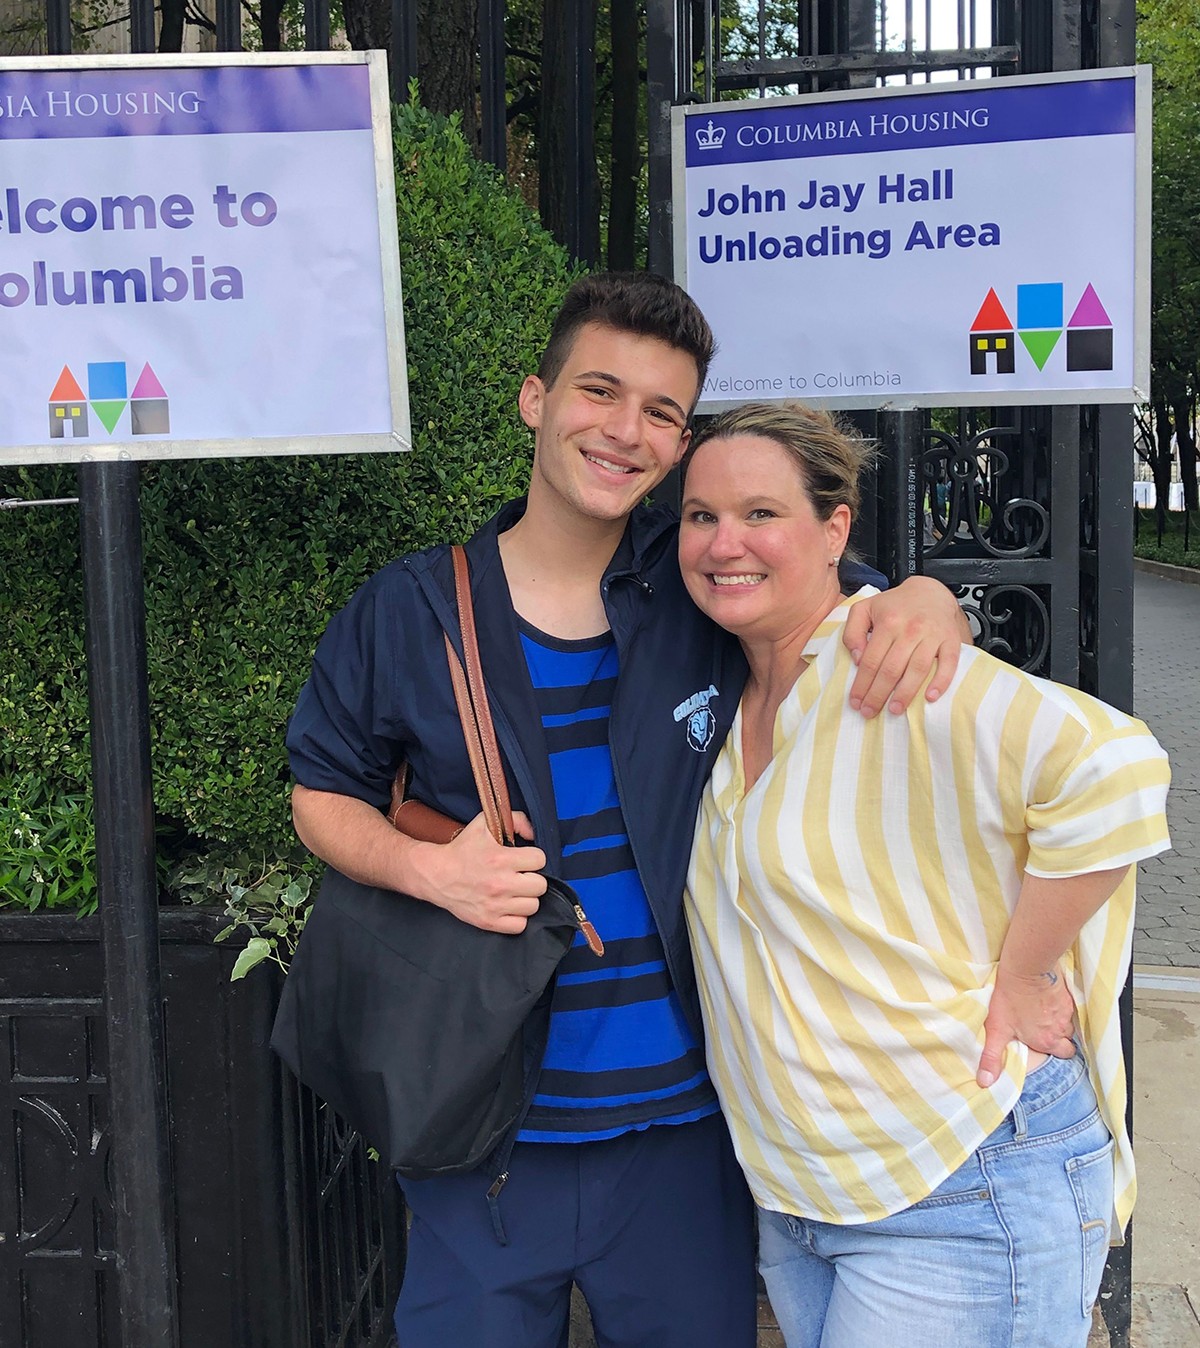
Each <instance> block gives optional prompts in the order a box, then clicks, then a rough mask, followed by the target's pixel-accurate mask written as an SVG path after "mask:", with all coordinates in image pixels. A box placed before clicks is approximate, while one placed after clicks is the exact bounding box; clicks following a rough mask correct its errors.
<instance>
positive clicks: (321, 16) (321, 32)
mask: <svg viewBox="0 0 1200 1348" xmlns="http://www.w3.org/2000/svg"><path fill="white" fill-rule="evenodd" d="M331 37H332V33H331V32H330V24H329V0H304V45H305V47H306V48H307V49H308V50H309V51H328V50H329V42H330V38H331Z"/></svg>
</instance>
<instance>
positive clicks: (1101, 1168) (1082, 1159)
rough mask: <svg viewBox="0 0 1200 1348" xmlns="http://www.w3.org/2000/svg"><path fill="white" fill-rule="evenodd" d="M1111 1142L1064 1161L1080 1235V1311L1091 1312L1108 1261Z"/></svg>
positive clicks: (1111, 1198)
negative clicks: (1081, 1281) (1081, 1264)
mask: <svg viewBox="0 0 1200 1348" xmlns="http://www.w3.org/2000/svg"><path fill="white" fill-rule="evenodd" d="M1112 1153H1113V1141H1112V1138H1109V1140H1108V1142H1107V1143H1106V1144H1105V1145H1104V1146H1103V1147H1101V1148H1100V1150H1099V1151H1091V1152H1088V1153H1086V1154H1085V1155H1083V1156H1073V1157H1072V1158H1071V1159H1070V1160H1069V1161H1068V1162H1067V1167H1066V1169H1067V1180H1068V1182H1069V1183H1070V1185H1071V1193H1072V1195H1073V1196H1074V1199H1075V1209H1076V1211H1077V1212H1078V1214H1079V1236H1080V1241H1081V1245H1082V1248H1081V1256H1082V1260H1083V1270H1082V1271H1083V1283H1082V1295H1081V1298H1080V1311H1081V1312H1082V1313H1083V1314H1084V1315H1090V1314H1091V1313H1092V1306H1093V1305H1094V1304H1095V1301H1096V1296H1097V1294H1098V1293H1099V1291H1100V1279H1101V1277H1102V1275H1103V1273H1104V1263H1105V1260H1106V1259H1107V1258H1108V1240H1109V1231H1110V1229H1111V1226H1112V1204H1113V1168H1112Z"/></svg>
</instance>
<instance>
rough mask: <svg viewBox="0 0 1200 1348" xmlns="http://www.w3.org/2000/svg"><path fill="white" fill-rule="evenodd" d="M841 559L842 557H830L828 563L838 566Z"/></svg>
mask: <svg viewBox="0 0 1200 1348" xmlns="http://www.w3.org/2000/svg"><path fill="white" fill-rule="evenodd" d="M841 560H842V559H841V558H840V557H831V558H830V559H829V565H830V566H838V565H839V564H840V563H841Z"/></svg>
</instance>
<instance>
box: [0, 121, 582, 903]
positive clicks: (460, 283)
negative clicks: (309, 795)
mask: <svg viewBox="0 0 1200 1348" xmlns="http://www.w3.org/2000/svg"><path fill="white" fill-rule="evenodd" d="M394 142H395V155H396V189H397V204H398V214H399V227H400V253H401V265H402V272H403V285H404V317H405V328H406V342H407V348H408V361H409V382H410V396H411V404H412V419H413V439H414V450H413V453H412V454H411V455H386V456H377V455H358V456H352V455H348V456H338V457H328V458H320V459H316V458H303V459H246V460H241V461H212V462H185V463H173V464H166V463H162V464H154V465H148V466H147V467H146V468H145V469H144V471H143V474H142V491H141V501H142V515H143V536H144V548H145V559H146V560H145V585H146V606H147V635H148V662H149V677H150V700H151V711H152V718H153V735H154V749H153V758H154V779H155V798H156V803H157V806H158V811H159V815H160V818H161V819H162V820H163V822H164V839H163V848H164V851H165V853H167V854H175V855H181V854H186V853H187V852H189V851H190V852H191V853H193V854H195V853H196V852H201V853H203V852H209V853H212V854H214V855H225V856H228V855H231V854H233V853H236V852H238V851H239V850H245V849H248V850H249V851H251V852H256V851H257V852H259V853H261V854H268V855H269V854H271V853H274V854H277V855H282V854H286V853H287V851H288V850H289V849H291V848H292V847H293V846H294V839H293V837H292V833H291V827H290V822H289V815H288V808H287V795H288V785H289V778H288V772H287V764H286V759H285V755H284V752H283V730H284V723H285V721H286V718H287V715H288V713H289V711H290V709H291V706H292V704H293V702H294V700H295V697H296V694H297V692H298V690H299V688H300V685H301V683H302V682H303V680H304V678H305V675H306V672H307V667H308V662H309V659H310V657H311V654H312V649H313V647H314V645H315V643H316V641H317V638H318V637H319V635H320V633H321V631H322V630H323V629H324V627H325V624H326V622H327V621H328V619H329V616H330V615H331V614H332V613H333V612H334V611H335V610H336V609H337V608H338V607H340V606H341V605H342V604H343V603H344V602H345V601H346V599H347V598H348V597H349V596H350V594H351V593H352V591H353V590H354V589H355V587H356V586H357V585H358V584H359V583H360V582H361V581H362V580H363V579H364V578H365V577H366V576H368V575H369V574H370V573H371V572H372V571H374V570H375V569H377V568H378V567H379V566H381V565H383V564H384V563H385V562H386V561H388V560H389V559H391V558H392V557H394V556H396V555H398V554H399V553H402V552H406V551H409V550H410V549H413V548H420V547H424V546H427V545H429V544H431V543H434V542H438V541H441V540H443V539H447V538H453V539H461V538H464V537H466V536H467V535H468V534H469V533H470V532H471V531H472V530H473V529H474V528H475V527H476V526H477V525H478V524H479V523H480V522H481V521H482V520H483V519H485V518H486V517H487V516H488V515H489V514H491V513H492V512H493V510H494V509H495V508H496V506H497V505H498V504H499V503H500V502H501V501H503V500H506V499H507V498H508V497H510V496H512V495H515V494H518V493H519V492H520V491H521V490H522V489H523V485H524V482H525V478H526V475H527V472H528V461H529V452H530V448H531V441H530V436H529V433H528V431H527V430H526V428H525V427H524V426H523V425H522V424H521V422H520V419H519V417H518V415H517V412H516V392H517V389H518V387H519V384H520V380H521V378H522V377H523V376H524V375H525V374H526V373H528V372H529V371H530V370H531V369H533V368H534V367H535V363H536V360H537V356H538V353H539V352H540V349H541V347H542V345H543V344H544V341H545V337H546V334H547V332H548V330H549V323H550V320H551V318H552V316H553V314H554V312H555V310H556V308H557V306H558V304H559V302H560V300H561V297H562V294H563V291H564V290H565V289H566V287H567V285H569V283H570V281H571V280H572V279H573V277H574V275H575V273H574V272H573V271H572V269H571V265H570V263H569V260H568V258H567V256H566V254H565V253H564V252H563V250H562V249H561V248H559V247H558V245H557V244H555V243H554V241H553V240H552V239H551V238H550V236H549V235H548V234H546V232H545V231H544V230H543V229H542V228H541V226H540V225H539V223H538V222H537V219H536V217H535V216H533V215H532V214H531V213H530V212H529V210H528V209H527V208H526V207H525V206H524V205H523V204H522V203H521V201H520V200H519V198H518V197H517V196H516V195H515V194H514V193H511V192H509V191H508V190H507V189H505V188H504V187H503V186H502V185H501V184H500V182H499V181H498V179H497V178H496V176H495V175H494V174H493V172H492V171H491V170H490V169H489V168H487V167H485V166H483V165H481V164H480V163H479V162H478V161H477V160H476V159H475V158H474V157H473V156H472V155H471V153H470V150H469V149H468V147H467V145H466V143H465V141H464V140H463V138H462V136H461V134H460V133H459V130H458V128H457V125H456V124H455V123H453V122H446V121H444V120H442V119H440V118H436V117H434V116H433V115H431V114H429V113H427V112H424V111H423V110H420V109H417V108H413V107H411V106H410V107H406V108H403V109H399V110H398V111H397V113H396V123H395V137H394ZM286 340H287V334H286V331H285V330H284V329H282V328H281V331H280V341H281V342H284V341H286ZM73 494H74V472H73V471H72V470H70V469H56V470H46V469H39V470H25V469H0V496H21V497H31V496H56V495H73ZM0 568H2V574H3V577H4V580H3V585H2V586H0V624H2V627H3V631H4V638H3V656H2V657H0V659H2V663H0V730H2V734H0V839H3V838H5V837H6V836H7V837H9V838H10V839H11V838H15V834H14V829H16V828H23V829H24V830H25V832H24V834H22V836H23V837H27V835H28V831H29V827H30V825H29V823H28V821H25V822H24V823H23V822H22V820H21V814H22V813H24V814H25V815H29V816H33V815H39V814H46V813H47V812H54V811H58V812H59V813H60V814H61V813H62V811H64V810H66V811H68V813H69V812H71V811H75V812H76V813H77V812H78V801H77V799H76V798H77V797H78V796H79V795H80V793H81V792H86V791H87V789H88V782H89V778H90V761H89V747H88V735H87V719H88V717H87V677H86V667H85V661H84V641H83V611H82V610H83V604H82V583H81V577H80V563H79V545H78V522H77V518H76V512H75V511H74V510H72V509H69V508H58V509H38V510H22V511H14V512H8V513H5V514H4V515H0ZM31 797H36V798H31ZM85 832H86V830H85V829H84V827H83V825H82V823H81V826H80V827H79V828H78V829H76V830H75V834H76V835H77V836H80V837H82V836H83V835H84V834H85ZM0 855H2V854H0ZM12 871H13V868H12V867H8V868H3V867H0V903H3V902H5V901H8V902H14V901H15V902H23V903H26V904H31V905H32V904H33V903H34V900H33V899H32V898H31V896H30V894H29V892H28V889H27V887H23V882H21V881H20V880H19V878H18V879H14V877H13V874H12ZM65 888H67V889H70V887H65ZM85 888H86V886H85ZM71 892H72V894H74V895H76V896H77V894H78V893H79V892H80V891H78V890H71ZM41 897H42V899H43V901H46V902H49V901H51V900H52V899H53V897H54V896H53V895H48V894H45V893H43V895H42V896H41ZM64 901H68V900H64Z"/></svg>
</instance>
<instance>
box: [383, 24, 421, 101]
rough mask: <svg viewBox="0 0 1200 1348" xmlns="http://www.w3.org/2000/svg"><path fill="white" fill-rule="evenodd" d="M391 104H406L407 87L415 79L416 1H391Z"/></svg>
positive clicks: (389, 62) (389, 55)
mask: <svg viewBox="0 0 1200 1348" xmlns="http://www.w3.org/2000/svg"><path fill="white" fill-rule="evenodd" d="M388 78H389V80H390V81H391V86H392V102H393V103H407V102H408V86H409V83H410V82H411V81H412V80H415V79H416V78H417V4H416V0H392V45H391V50H390V51H389V52H388Z"/></svg>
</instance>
